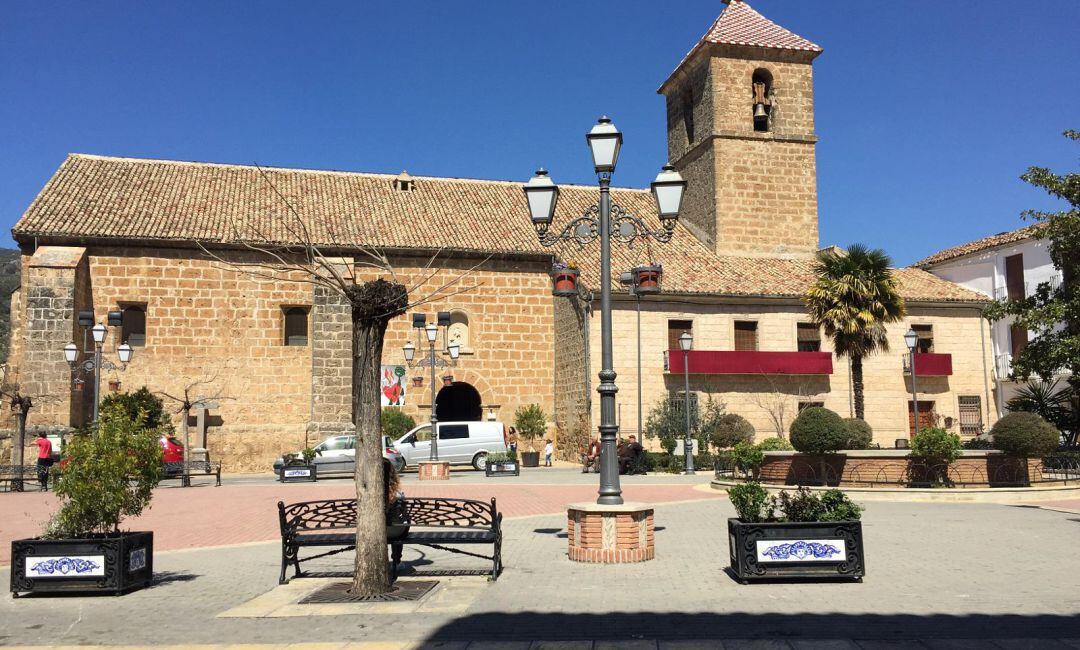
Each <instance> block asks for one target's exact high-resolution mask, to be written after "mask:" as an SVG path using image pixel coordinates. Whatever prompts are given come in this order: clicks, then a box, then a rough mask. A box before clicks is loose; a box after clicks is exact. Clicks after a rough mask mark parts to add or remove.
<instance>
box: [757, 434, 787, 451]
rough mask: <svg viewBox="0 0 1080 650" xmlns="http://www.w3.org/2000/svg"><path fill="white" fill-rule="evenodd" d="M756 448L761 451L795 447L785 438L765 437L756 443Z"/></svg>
mask: <svg viewBox="0 0 1080 650" xmlns="http://www.w3.org/2000/svg"><path fill="white" fill-rule="evenodd" d="M757 448H758V449H760V450H761V451H791V450H793V449H795V448H794V447H792V446H791V443H790V442H788V441H787V439H785V438H778V437H772V438H765V439H764V440H762V441H761V442H759V443H758V445H757Z"/></svg>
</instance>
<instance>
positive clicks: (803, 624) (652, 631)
mask: <svg viewBox="0 0 1080 650" xmlns="http://www.w3.org/2000/svg"><path fill="white" fill-rule="evenodd" d="M1078 635H1080V620H1078V619H1077V618H1076V617H1074V616H1058V615H1050V614H1043V615H1038V616H1021V615H1017V614H1004V615H987V614H972V615H966V616H956V615H944V614H941V615H939V614H935V615H929V616H918V615H911V614H839V613H837V614H779V613H777V614H743V613H731V614H716V613H697V614H694V613H686V614H679V613H653V612H623V613H619V612H613V613H608V614H560V613H540V612H518V613H510V612H492V613H484V614H474V615H471V616H463V617H461V618H458V619H455V620H453V621H450V622H449V623H446V624H445V625H443V626H442V627H440V628H438V629H437V630H435V631H433V632H432V633H431V634H430V635H428V637H427V639H426V640H428V641H447V640H463V639H489V640H551V641H558V640H570V639H610V640H619V639H777V640H795V639H888V640H890V641H894V642H895V641H896V640H899V639H929V638H943V639H1006V638H1031V639H1036V638H1038V639H1047V638H1055V639H1060V638H1075V637H1077V636H1078Z"/></svg>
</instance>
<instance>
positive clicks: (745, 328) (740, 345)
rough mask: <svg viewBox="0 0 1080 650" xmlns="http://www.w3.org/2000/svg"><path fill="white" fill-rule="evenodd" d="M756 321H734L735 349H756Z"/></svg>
mask: <svg viewBox="0 0 1080 650" xmlns="http://www.w3.org/2000/svg"><path fill="white" fill-rule="evenodd" d="M757 347H758V346H757V322H756V321H747V320H737V321H735V349H736V350H744V351H753V350H757Z"/></svg>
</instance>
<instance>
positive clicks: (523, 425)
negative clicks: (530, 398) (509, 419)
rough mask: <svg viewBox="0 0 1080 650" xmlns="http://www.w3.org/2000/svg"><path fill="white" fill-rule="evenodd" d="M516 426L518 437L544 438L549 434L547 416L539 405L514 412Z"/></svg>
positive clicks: (522, 407) (524, 407)
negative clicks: (543, 436)
mask: <svg viewBox="0 0 1080 650" xmlns="http://www.w3.org/2000/svg"><path fill="white" fill-rule="evenodd" d="M514 426H515V427H517V431H518V435H521V436H525V437H528V438H534V437H536V436H542V435H544V434H545V433H547V416H546V415H545V414H544V410H543V409H542V408H540V405H539V404H529V405H527V406H521V407H518V410H517V411H515V412H514Z"/></svg>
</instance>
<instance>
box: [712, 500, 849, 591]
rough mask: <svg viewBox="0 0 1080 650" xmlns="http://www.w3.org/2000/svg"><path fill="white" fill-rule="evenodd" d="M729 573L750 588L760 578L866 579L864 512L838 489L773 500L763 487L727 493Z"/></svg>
mask: <svg viewBox="0 0 1080 650" xmlns="http://www.w3.org/2000/svg"><path fill="white" fill-rule="evenodd" d="M728 498H729V499H730V500H731V504H732V505H733V506H735V513H736V516H735V517H734V518H731V519H728V547H729V550H730V560H731V571H732V573H734V575H735V577H736V578H737V579H738V580H739V581H740V582H742V583H743V584H746V582H747V581H749V580H757V579H762V578H850V579H853V580H856V581H861V580H862V578H863V576H864V575H866V565H865V562H864V560H863V541H862V522H861V521H860V517H861V515H862V508H860V507H859V506H858V505H856V504H854V503H852V502H851V501H850V500H849V499H848V496H847V495H846V494H844V493H843V492H841V491H840V490H826V491H824V492H822V493H820V494H817V493H814V492H811V491H810V490H808V489H806V488H799V489H798V490H797V491H796V492H795V493H794V494H791V493H789V492H787V491H781V492H780V494H779V495H777V496H773V497H770V496H769V493H768V491H766V490H765V488H763V487H762V486H761V484H760V483H756V482H749V483H743V484H740V485H737V486H735V487H732V488H729V489H728Z"/></svg>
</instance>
